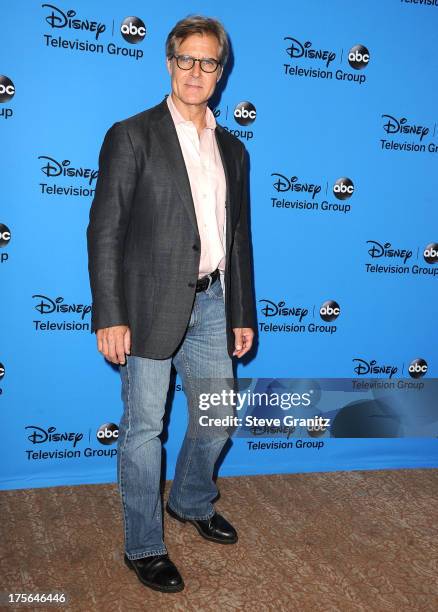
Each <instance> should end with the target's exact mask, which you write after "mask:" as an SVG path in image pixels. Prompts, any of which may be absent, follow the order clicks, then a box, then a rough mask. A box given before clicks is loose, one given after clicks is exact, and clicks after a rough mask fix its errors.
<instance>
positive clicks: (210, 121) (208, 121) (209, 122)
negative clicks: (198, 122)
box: [167, 94, 216, 130]
mask: <svg viewBox="0 0 438 612" xmlns="http://www.w3.org/2000/svg"><path fill="white" fill-rule="evenodd" d="M167 106H168V107H169V111H170V114H171V115H172V119H173V122H174V123H175V125H178V124H180V123H193V122H192V121H190V120H188V119H184V117H183V116H182V115H181V113H180V112H179V110H178V109H177V108H176V106H175V103H174V101H173V100H172V96H171V95H170V94H169V95H168V96H167ZM205 127H206V128H207V129H208V130H214V129H215V128H216V119H215V117H214V115H213V112H212V111H211V109H210V108H209V107H208V106H207V107H206V109H205Z"/></svg>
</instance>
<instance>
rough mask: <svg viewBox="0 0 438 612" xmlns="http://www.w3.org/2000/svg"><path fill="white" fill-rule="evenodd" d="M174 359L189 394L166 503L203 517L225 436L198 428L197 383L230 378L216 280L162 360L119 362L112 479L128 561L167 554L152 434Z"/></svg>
mask: <svg viewBox="0 0 438 612" xmlns="http://www.w3.org/2000/svg"><path fill="white" fill-rule="evenodd" d="M172 362H173V364H174V366H175V368H176V371H177V372H178V374H179V376H180V378H181V380H182V386H183V390H184V392H185V394H186V397H187V403H188V408H189V422H188V427H187V431H186V434H185V438H184V442H183V445H182V447H181V450H180V452H179V455H178V460H177V464H176V469H175V476H174V480H173V483H172V486H171V490H170V493H169V499H168V504H169V506H170V507H171V508H172V510H174V511H175V512H176V513H177V514H179V515H180V516H182V517H184V518H188V519H208V518H210V517H211V516H212V515H213V514H214V512H215V510H214V506H213V504H212V500H213V499H214V498H215V497H216V495H217V492H218V491H217V487H216V485H215V484H214V482H213V480H212V476H213V470H214V466H215V463H216V461H217V458H218V456H219V454H220V452H221V450H222V448H223V446H224V444H225V442H226V441H227V439H228V437H229V434H228V432H227V430H226V428H224V427H217V428H215V429H212V428H208V427H207V428H206V427H201V426H200V424H199V416H200V414H201V413H200V411H199V406H198V393H199V390H200V385H201V382H200V381H201V379H202V378H207V379H213V378H220V379H229V380H231V379H233V368H232V360H231V358H230V356H229V355H228V351H227V346H226V330H225V307H224V299H223V292H222V286H221V282H220V280H219V279H217V280H216V281H215V282H214V283H212V284H211V286H210V288H209V289H207V290H205V291H201V292H199V293H196V296H195V301H194V304H193V309H192V312H191V315H190V321H189V324H188V327H187V330H186V333H185V336H184V338H183V341H182V343H181V344H180V346H179V348H178V349H177V351H176V352H175V354H174V355H172V356H171V357H169V358H168V359H148V358H144V357H136V356H130V355H128V356H127V358H126V365H124V366H119V370H120V375H121V379H122V400H123V404H124V412H123V416H122V420H121V422H120V425H119V437H118V442H117V447H118V453H117V477H118V485H119V492H120V495H121V500H122V505H123V514H124V527H125V552H126V555H127V556H128V558H129V559H140V558H141V557H148V556H150V555H159V554H165V553H166V552H167V549H166V546H165V544H164V540H163V530H162V510H161V496H160V475H161V453H162V448H161V440H160V438H159V437H158V436H159V435H160V433H161V431H162V427H163V415H164V409H165V404H166V398H167V393H168V388H169V382H170V371H171V365H172ZM210 383H213V384H214V381H211V380H210ZM202 384H204V383H202ZM222 388H223V386H221V385H219V389H222ZM203 389H204V387H203ZM219 392H220V390H219ZM213 410H215V411H216V414H213V413H212V411H211V410H208V411H206V412H207V414H208V416H209V417H211V416H218V415H219V414H220V416H221V417H223V416H226V415H227V414H229V415H233V410H232V409H231V408H230V407H228V406H220V407H219V408H216V409H215V408H213ZM203 414H204V413H203Z"/></svg>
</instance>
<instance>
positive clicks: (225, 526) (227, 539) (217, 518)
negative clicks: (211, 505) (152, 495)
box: [166, 504, 237, 544]
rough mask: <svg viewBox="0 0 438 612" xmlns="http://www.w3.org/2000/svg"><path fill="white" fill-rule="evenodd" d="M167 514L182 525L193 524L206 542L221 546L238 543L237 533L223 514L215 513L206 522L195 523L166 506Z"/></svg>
mask: <svg viewBox="0 0 438 612" xmlns="http://www.w3.org/2000/svg"><path fill="white" fill-rule="evenodd" d="M166 512H167V513H168V514H170V516H171V517H173V518H174V519H176V520H177V521H180V522H181V523H191V524H192V525H194V526H195V527H196V529H197V530H198V531H199V533H200V534H201V535H202V537H203V538H205V539H206V540H211V541H212V542H219V543H220V544H234V543H235V542H237V531H236V530H235V529H234V527H233V526H232V525H230V523H229V522H228V521H227V520H225V519H224V517H223V516H222V515H221V514H218V513H217V512H215V513H214V514H213V516H212V517H211V518H209V519H207V520H205V521H195V520H193V519H185V518H183V517H182V516H179V514H177V513H176V512H174V511H173V510H172V508H171V507H170V506H169V505H168V504H166Z"/></svg>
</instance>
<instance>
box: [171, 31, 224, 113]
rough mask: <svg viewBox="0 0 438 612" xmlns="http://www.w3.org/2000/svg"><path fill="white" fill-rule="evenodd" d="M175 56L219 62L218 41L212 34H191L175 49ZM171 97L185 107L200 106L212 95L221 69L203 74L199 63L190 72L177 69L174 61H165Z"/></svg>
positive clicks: (173, 59)
mask: <svg viewBox="0 0 438 612" xmlns="http://www.w3.org/2000/svg"><path fill="white" fill-rule="evenodd" d="M176 54H177V55H191V56H192V57H195V58H196V59H207V58H208V59H215V60H219V41H218V39H217V38H216V36H214V35H213V34H191V35H190V36H188V37H187V38H186V39H185V40H184V41H183V42H182V43H181V44H180V45H179V46H178V47H177V49H176ZM167 69H168V71H169V74H170V76H171V85H172V92H173V95H174V96H176V97H177V98H179V100H180V101H181V102H183V103H184V104H187V105H202V104H205V103H206V102H207V101H208V99H209V98H210V97H211V96H212V95H213V92H214V90H215V88H216V83H217V81H218V80H219V78H220V77H221V75H222V67H221V66H218V68H217V70H216V71H215V72H211V73H208V72H204V71H203V70H201V66H200V64H199V62H195V64H194V66H193V68H191V69H190V70H181V68H178V65H177V63H176V59H175V58H172V59H171V60H169V59H168V60H167Z"/></svg>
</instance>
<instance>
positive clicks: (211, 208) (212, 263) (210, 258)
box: [167, 95, 226, 281]
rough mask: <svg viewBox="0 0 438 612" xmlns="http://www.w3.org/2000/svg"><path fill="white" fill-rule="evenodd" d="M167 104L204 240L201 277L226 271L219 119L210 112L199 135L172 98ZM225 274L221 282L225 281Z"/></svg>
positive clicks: (200, 264) (223, 182)
mask: <svg viewBox="0 0 438 612" xmlns="http://www.w3.org/2000/svg"><path fill="white" fill-rule="evenodd" d="M167 104H168V107H169V110H170V114H171V115H172V119H173V122H174V124H175V128H176V132H177V134H178V139H179V143H180V145H181V149H182V153H183V157H184V161H185V164H186V168H187V173H188V175H189V181H190V187H191V190H192V197H193V203H194V205H195V213H196V219H197V223H198V230H199V235H200V238H201V258H200V262H199V274H198V277H199V278H200V277H201V276H205V274H209V273H210V272H213V271H214V270H215V269H216V268H219V270H220V271H221V272H222V274H223V271H224V270H225V197H226V179H225V174H224V169H223V166H222V159H221V156H220V152H219V149H218V145H217V142H216V137H215V134H214V130H215V129H216V119H215V118H214V115H213V113H212V111H211V110H210V109H209V108H208V106H207V108H206V114H205V121H206V127H205V128H204V129H203V130H202V132H201V135H200V136H199V135H198V131H197V129H196V126H195V124H194V123H193V121H187V120H186V119H184V117H183V116H182V115H181V113H180V112H179V111H178V109H177V108H176V106H175V104H174V102H173V100H172V96H171V95H169V96H167ZM222 274H221V281H222Z"/></svg>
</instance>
